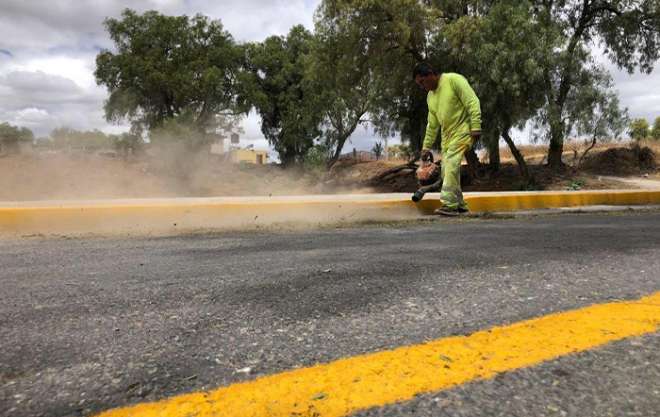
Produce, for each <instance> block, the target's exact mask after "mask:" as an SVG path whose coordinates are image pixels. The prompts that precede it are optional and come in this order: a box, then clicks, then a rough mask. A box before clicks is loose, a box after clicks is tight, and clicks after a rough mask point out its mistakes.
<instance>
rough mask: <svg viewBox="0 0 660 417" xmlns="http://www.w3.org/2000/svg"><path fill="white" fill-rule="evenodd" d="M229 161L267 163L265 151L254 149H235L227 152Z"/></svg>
mask: <svg viewBox="0 0 660 417" xmlns="http://www.w3.org/2000/svg"><path fill="white" fill-rule="evenodd" d="M228 159H229V161H231V162H232V163H235V164H238V163H241V162H243V163H249V164H257V165H264V164H267V163H268V152H267V151H255V150H254V149H235V150H232V151H230V152H229V158H228Z"/></svg>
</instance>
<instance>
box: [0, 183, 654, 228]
mask: <svg viewBox="0 0 660 417" xmlns="http://www.w3.org/2000/svg"><path fill="white" fill-rule="evenodd" d="M410 197H411V195H410V194H368V195H322V196H299V197H222V198H180V199H144V200H98V201H43V202H0V236H2V235H9V236H17V235H18V236H26V235H35V234H37V235H72V234H73V235H76V234H132V233H136V234H144V233H154V234H172V233H182V232H190V231H197V230H254V229H261V228H266V227H269V226H274V225H278V224H292V225H301V226H307V227H309V226H318V225H328V224H337V223H350V222H361V221H399V220H411V219H418V218H421V217H422V216H424V215H428V214H431V213H432V212H433V210H434V209H436V208H438V207H439V205H440V203H439V195H438V194H427V196H426V197H425V199H424V200H422V201H421V202H420V203H418V204H415V203H413V202H412V201H411V200H410ZM465 199H466V201H467V202H468V204H469V205H470V208H471V210H472V211H473V212H511V211H518V210H535V209H551V208H561V207H579V206H599V205H608V206H629V205H651V204H660V190H607V191H581V192H575V191H543V192H508V193H466V195H465Z"/></svg>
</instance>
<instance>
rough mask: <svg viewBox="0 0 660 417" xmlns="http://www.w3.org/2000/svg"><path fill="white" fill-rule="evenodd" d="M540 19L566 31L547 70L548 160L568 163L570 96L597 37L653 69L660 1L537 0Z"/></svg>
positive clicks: (625, 61)
mask: <svg viewBox="0 0 660 417" xmlns="http://www.w3.org/2000/svg"><path fill="white" fill-rule="evenodd" d="M533 3H534V8H533V10H534V12H535V21H538V22H539V31H540V32H542V33H560V34H561V36H562V40H561V43H560V44H559V45H558V47H557V48H555V49H553V50H552V53H553V59H552V60H551V61H549V64H550V65H548V66H547V67H546V68H545V71H544V78H545V88H544V91H545V95H546V106H547V109H546V114H547V128H548V137H549V141H550V146H549V148H548V164H549V165H550V166H553V167H560V166H562V165H563V162H562V159H561V157H562V153H563V144H564V138H565V136H566V132H567V130H568V129H567V126H566V123H567V117H566V116H567V112H569V111H570V109H569V108H568V106H567V102H568V100H569V96H570V94H571V92H572V90H573V89H574V88H576V87H577V86H578V85H579V82H580V80H579V76H580V75H579V74H581V73H582V72H583V71H582V69H583V68H584V67H585V66H587V65H588V64H589V62H590V61H591V60H592V54H591V49H592V45H593V44H594V43H601V44H602V45H603V46H604V48H605V51H606V54H607V56H608V57H609V58H610V59H611V60H612V61H613V62H614V63H615V64H617V65H618V66H619V67H622V68H625V69H627V70H628V71H629V72H632V71H633V70H634V69H635V68H640V69H641V70H642V71H644V72H650V71H651V70H652V69H653V65H654V63H655V61H656V60H657V59H658V56H659V52H658V44H659V42H660V30H659V29H658V28H660V2H658V1H657V0H639V1H630V0H565V1H547V0H535V1H534V2H533Z"/></svg>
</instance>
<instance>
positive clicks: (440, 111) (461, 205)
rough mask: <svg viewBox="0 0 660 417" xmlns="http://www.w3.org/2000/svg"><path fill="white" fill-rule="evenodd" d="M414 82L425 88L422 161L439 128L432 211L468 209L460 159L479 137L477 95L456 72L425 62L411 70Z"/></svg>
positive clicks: (451, 213)
mask: <svg viewBox="0 0 660 417" xmlns="http://www.w3.org/2000/svg"><path fill="white" fill-rule="evenodd" d="M413 78H414V79H415V83H417V85H418V86H419V87H420V88H422V89H423V90H424V91H426V93H427V96H426V103H427V104H428V108H429V112H428V123H427V125H426V135H425V136H424V143H423V145H422V152H421V158H422V160H428V159H430V158H429V156H432V154H431V148H432V147H433V145H434V143H435V141H436V139H437V136H438V129H442V140H441V146H440V149H441V157H442V166H441V167H442V169H441V175H442V190H441V192H440V201H441V202H442V207H440V208H439V209H437V210H435V214H441V215H445V216H458V215H459V214H461V213H466V212H468V206H467V203H466V202H465V200H464V199H463V192H462V191H461V161H462V160H463V155H464V154H465V152H466V151H468V150H469V149H470V148H471V147H472V144H473V143H474V142H475V141H476V140H478V139H479V137H480V136H481V108H480V103H479V98H478V97H477V95H476V94H475V92H474V90H473V89H472V87H470V84H469V83H468V81H467V80H466V79H465V77H463V76H462V75H460V74H456V73H451V72H447V73H442V74H438V72H437V71H436V70H435V69H433V67H431V66H430V65H429V64H427V63H421V64H418V65H417V66H416V67H415V69H414V71H413Z"/></svg>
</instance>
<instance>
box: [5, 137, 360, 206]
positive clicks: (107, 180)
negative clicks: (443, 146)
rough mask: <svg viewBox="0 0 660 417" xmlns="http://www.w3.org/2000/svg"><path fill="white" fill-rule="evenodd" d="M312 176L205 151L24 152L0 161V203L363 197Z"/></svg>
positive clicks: (160, 149) (356, 190)
mask: <svg viewBox="0 0 660 417" xmlns="http://www.w3.org/2000/svg"><path fill="white" fill-rule="evenodd" d="M324 182H326V181H325V179H324V178H322V177H320V176H319V175H318V174H314V173H309V172H306V171H304V170H302V169H300V168H292V169H287V170H284V169H282V168H281V167H279V166H277V165H272V164H267V165H256V164H244V163H243V164H235V163H230V162H227V161H224V160H223V158H221V157H219V156H217V155H211V154H209V153H208V152H199V153H191V152H181V149H177V148H176V147H159V148H155V149H150V150H149V151H148V152H146V153H143V154H140V155H137V156H130V157H128V158H121V157H119V156H118V155H115V154H113V153H111V152H105V153H103V152H98V153H94V154H90V153H86V152H77V153H76V152H63V151H36V150H35V151H26V152H23V153H22V154H17V155H4V156H0V201H36V200H93V199H124V198H175V197H221V196H280V195H305V194H330V193H355V192H369V190H368V189H364V188H360V189H357V188H355V187H344V188H338V187H333V186H327V185H324Z"/></svg>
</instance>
